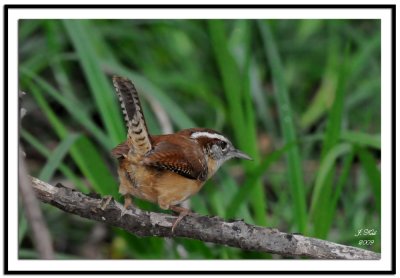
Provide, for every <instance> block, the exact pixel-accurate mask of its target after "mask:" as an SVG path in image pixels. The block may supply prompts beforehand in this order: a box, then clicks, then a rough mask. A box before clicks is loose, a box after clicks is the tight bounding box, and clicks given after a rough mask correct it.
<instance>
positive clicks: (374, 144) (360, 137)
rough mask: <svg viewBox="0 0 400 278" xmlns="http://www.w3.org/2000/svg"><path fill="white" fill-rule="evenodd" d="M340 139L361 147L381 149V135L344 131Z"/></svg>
mask: <svg viewBox="0 0 400 278" xmlns="http://www.w3.org/2000/svg"><path fill="white" fill-rule="evenodd" d="M340 138H341V139H342V140H345V141H347V142H350V143H353V144H355V145H359V146H365V147H371V148H374V149H378V150H380V149H381V135H380V134H377V135H375V134H373V135H371V134H368V133H364V132H358V131H342V132H341V134H340Z"/></svg>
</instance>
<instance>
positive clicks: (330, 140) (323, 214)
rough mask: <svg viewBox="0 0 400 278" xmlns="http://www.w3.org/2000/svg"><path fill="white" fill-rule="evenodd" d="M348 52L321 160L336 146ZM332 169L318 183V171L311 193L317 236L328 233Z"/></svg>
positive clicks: (330, 113)
mask: <svg viewBox="0 0 400 278" xmlns="http://www.w3.org/2000/svg"><path fill="white" fill-rule="evenodd" d="M335 49H336V48H335ZM333 51H336V50H333ZM348 52H349V48H346V50H345V52H344V58H343V62H342V64H341V65H340V66H339V73H338V85H337V90H336V94H335V100H334V103H333V106H332V108H331V110H330V111H329V117H328V122H327V127H326V131H325V135H324V141H323V146H322V154H321V160H322V161H325V158H326V156H327V154H328V153H329V152H330V151H331V150H333V149H334V148H335V147H336V146H337V144H338V143H339V139H340V136H341V130H342V121H343V117H344V115H343V114H344V113H343V112H344V101H345V91H346V90H345V89H346V81H347V80H346V78H347V76H348V62H347V59H348ZM321 168H322V166H321ZM323 170H324V169H323ZM333 170H334V169H333V168H330V171H329V173H325V172H323V174H321V175H322V176H323V177H324V179H323V183H322V184H321V183H320V182H321V180H320V179H318V177H321V176H320V172H319V171H318V173H317V175H318V176H317V181H316V184H315V187H314V190H313V194H312V202H311V209H310V215H311V217H312V218H313V220H314V222H313V224H314V234H315V236H317V237H319V238H325V237H326V236H327V234H328V230H327V229H326V228H327V227H328V225H327V223H328V221H329V219H328V218H327V214H328V213H329V211H330V208H331V202H332V194H333V193H332V188H333V177H334V175H333V173H334V172H333ZM325 175H326V176H325Z"/></svg>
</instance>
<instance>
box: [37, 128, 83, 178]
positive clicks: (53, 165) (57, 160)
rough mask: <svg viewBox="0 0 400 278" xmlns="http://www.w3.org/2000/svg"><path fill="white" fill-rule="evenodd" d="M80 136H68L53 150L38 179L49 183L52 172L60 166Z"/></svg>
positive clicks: (72, 134)
mask: <svg viewBox="0 0 400 278" xmlns="http://www.w3.org/2000/svg"><path fill="white" fill-rule="evenodd" d="M79 136H80V135H78V134H74V133H71V134H68V135H67V136H66V137H65V138H64V139H63V140H62V141H61V143H60V144H59V145H58V146H57V148H55V150H54V151H53V152H52V153H51V155H50V158H49V159H48V160H47V162H46V164H45V165H44V167H43V168H42V170H41V171H40V174H39V179H40V180H43V181H46V182H49V181H50V179H51V178H52V177H53V175H54V172H55V171H56V169H57V168H58V167H59V165H60V164H61V161H62V160H63V158H64V157H65V156H66V154H67V153H68V151H69V149H70V148H71V146H72V145H73V144H74V143H75V141H76V139H77V138H78V137H79Z"/></svg>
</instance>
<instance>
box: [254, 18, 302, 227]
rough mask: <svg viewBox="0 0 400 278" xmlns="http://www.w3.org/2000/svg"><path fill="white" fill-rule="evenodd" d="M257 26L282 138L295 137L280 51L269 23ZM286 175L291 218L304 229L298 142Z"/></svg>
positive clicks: (288, 158)
mask: <svg viewBox="0 0 400 278" xmlns="http://www.w3.org/2000/svg"><path fill="white" fill-rule="evenodd" d="M258 27H259V29H260V32H261V37H262V41H263V43H264V50H265V55H266V57H267V59H268V61H269V64H270V68H271V72H272V78H273V82H274V86H275V97H276V101H277V104H278V109H279V115H280V124H281V128H282V132H283V137H284V139H285V142H286V143H288V142H295V141H297V135H296V130H295V126H294V120H293V112H292V107H291V104H290V99H289V92H288V89H287V85H286V81H285V79H284V76H285V71H284V69H283V65H282V62H281V60H280V55H279V53H278V49H277V46H276V43H275V40H274V37H273V35H272V31H271V28H270V26H269V23H268V22H266V21H259V22H258ZM287 162H288V176H289V183H290V189H291V194H292V198H293V205H294V206H293V212H294V216H293V217H294V219H295V220H296V221H297V229H298V231H299V232H300V233H305V232H306V223H307V211H306V197H305V186H304V178H303V172H302V162H301V157H300V152H299V148H298V146H297V145H295V146H293V147H292V148H290V150H289V151H288V154H287Z"/></svg>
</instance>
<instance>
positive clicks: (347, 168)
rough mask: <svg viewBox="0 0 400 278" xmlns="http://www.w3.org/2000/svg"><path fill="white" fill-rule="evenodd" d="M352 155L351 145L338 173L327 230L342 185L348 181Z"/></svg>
mask: <svg viewBox="0 0 400 278" xmlns="http://www.w3.org/2000/svg"><path fill="white" fill-rule="evenodd" d="M354 156H355V152H354V148H353V147H352V148H351V150H350V153H349V154H348V155H347V156H346V157H345V159H344V162H343V166H342V172H341V174H340V177H339V180H338V182H337V185H336V188H335V192H334V194H333V199H332V202H331V208H330V213H329V216H328V217H329V218H328V219H330V221H327V225H326V230H329V228H330V226H331V225H332V221H333V218H334V216H335V211H336V208H337V204H338V202H339V198H340V196H341V194H342V192H343V188H344V185H345V184H346V182H347V181H348V177H349V174H350V170H351V167H352V163H353V160H354Z"/></svg>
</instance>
